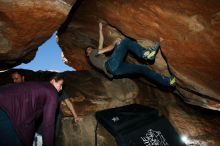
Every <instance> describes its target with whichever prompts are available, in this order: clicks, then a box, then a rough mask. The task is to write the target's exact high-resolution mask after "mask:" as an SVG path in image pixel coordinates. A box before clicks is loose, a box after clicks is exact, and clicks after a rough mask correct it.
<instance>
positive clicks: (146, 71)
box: [105, 38, 169, 86]
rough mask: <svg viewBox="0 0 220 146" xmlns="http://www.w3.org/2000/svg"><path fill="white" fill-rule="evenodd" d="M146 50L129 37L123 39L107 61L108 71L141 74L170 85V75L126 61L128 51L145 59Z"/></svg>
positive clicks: (119, 73)
mask: <svg viewBox="0 0 220 146" xmlns="http://www.w3.org/2000/svg"><path fill="white" fill-rule="evenodd" d="M144 50H146V49H145V48H143V47H142V46H140V45H139V44H138V43H137V42H135V41H132V40H130V39H128V38H125V39H123V40H122V41H121V42H120V44H119V45H117V46H116V47H115V49H114V52H113V53H112V55H111V56H110V57H109V59H108V60H107V61H106V64H105V65H106V69H107V71H108V72H109V73H111V74H112V75H114V76H120V75H124V74H140V75H142V76H144V77H146V78H148V79H149V80H152V81H155V82H157V83H159V84H161V85H163V86H168V85H169V79H168V77H164V76H163V75H161V74H159V73H156V72H155V71H153V70H151V69H150V68H148V67H147V66H146V65H142V64H128V63H125V62H124V60H125V57H126V55H127V53H128V51H130V52H131V53H133V54H135V55H136V56H137V57H139V58H141V59H143V54H144Z"/></svg>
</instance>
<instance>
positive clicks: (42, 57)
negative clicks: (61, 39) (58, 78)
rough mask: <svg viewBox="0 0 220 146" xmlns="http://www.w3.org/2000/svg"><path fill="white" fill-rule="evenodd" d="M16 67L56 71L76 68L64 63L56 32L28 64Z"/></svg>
mask: <svg viewBox="0 0 220 146" xmlns="http://www.w3.org/2000/svg"><path fill="white" fill-rule="evenodd" d="M15 68H22V69H29V70H33V71H38V70H42V71H45V70H54V71H61V72H62V71H67V70H68V71H73V70H74V69H73V68H71V67H69V66H68V65H66V64H64V63H63V61H62V57H61V49H60V47H59V45H58V44H57V43H56V33H54V34H53V36H52V37H51V38H50V39H49V40H47V41H46V42H45V43H44V44H42V45H41V46H40V47H39V49H38V51H37V54H36V56H35V58H34V59H33V60H32V61H31V62H29V63H28V64H24V63H22V64H21V65H18V66H16V67H15Z"/></svg>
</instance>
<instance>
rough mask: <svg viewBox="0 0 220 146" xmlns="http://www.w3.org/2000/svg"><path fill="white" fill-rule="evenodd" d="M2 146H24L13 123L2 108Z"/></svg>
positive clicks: (0, 145)
mask: <svg viewBox="0 0 220 146" xmlns="http://www.w3.org/2000/svg"><path fill="white" fill-rule="evenodd" d="M0 146H23V145H22V143H21V141H20V139H19V137H18V135H17V133H16V131H15V129H14V128H13V126H12V123H11V121H10V119H9V117H8V115H7V113H6V112H4V111H3V110H2V109H1V108H0Z"/></svg>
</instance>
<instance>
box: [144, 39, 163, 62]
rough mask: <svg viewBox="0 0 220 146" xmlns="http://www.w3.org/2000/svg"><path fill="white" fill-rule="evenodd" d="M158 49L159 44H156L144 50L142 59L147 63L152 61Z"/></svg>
mask: <svg viewBox="0 0 220 146" xmlns="http://www.w3.org/2000/svg"><path fill="white" fill-rule="evenodd" d="M159 48H160V43H159V42H157V43H155V45H154V47H152V48H148V49H146V50H145V52H144V59H145V60H149V61H154V60H155V57H156V54H157V52H158V50H159Z"/></svg>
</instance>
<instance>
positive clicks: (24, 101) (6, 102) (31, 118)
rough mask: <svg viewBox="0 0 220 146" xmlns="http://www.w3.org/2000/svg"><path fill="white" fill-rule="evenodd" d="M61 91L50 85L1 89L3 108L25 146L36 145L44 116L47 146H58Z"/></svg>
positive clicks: (1, 105) (44, 139)
mask: <svg viewBox="0 0 220 146" xmlns="http://www.w3.org/2000/svg"><path fill="white" fill-rule="evenodd" d="M57 103H58V92H57V90H56V89H55V88H54V86H53V85H52V84H50V83H49V82H25V83H19V84H9V85H5V86H1V87H0V108H1V109H2V110H4V111H5V112H6V113H7V114H8V116H9V118H10V120H11V121H12V124H13V127H14V128H15V129H16V132H17V134H18V136H19V137H20V139H21V141H22V143H23V144H24V146H32V142H33V137H34V132H35V126H36V125H35V124H36V121H37V120H38V119H40V117H41V116H42V117H43V121H42V128H43V143H44V146H54V128H55V114H56V108H57Z"/></svg>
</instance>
